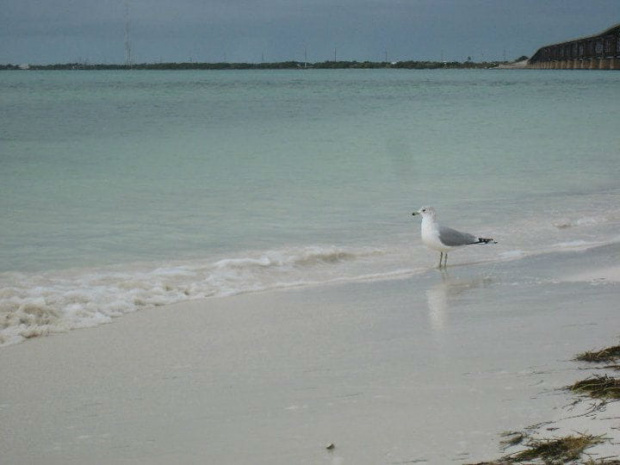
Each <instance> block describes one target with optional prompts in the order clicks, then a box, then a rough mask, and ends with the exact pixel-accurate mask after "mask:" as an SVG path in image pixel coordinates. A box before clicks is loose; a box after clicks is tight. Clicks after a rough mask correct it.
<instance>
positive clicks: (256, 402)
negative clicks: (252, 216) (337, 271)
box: [0, 246, 620, 465]
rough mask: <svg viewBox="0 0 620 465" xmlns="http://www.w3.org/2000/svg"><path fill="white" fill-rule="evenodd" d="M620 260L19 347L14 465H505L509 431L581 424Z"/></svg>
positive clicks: (579, 255)
mask: <svg viewBox="0 0 620 465" xmlns="http://www.w3.org/2000/svg"><path fill="white" fill-rule="evenodd" d="M619 250H620V249H619V248H618V246H607V247H604V248H599V249H591V250H587V251H575V252H563V253H558V254H548V255H541V256H537V257H532V258H525V259H521V260H515V261H507V262H503V263H495V264H477V265H460V266H454V267H449V268H448V271H447V273H441V272H439V271H437V270H434V269H432V270H429V271H428V273H425V274H424V275H422V276H415V277H410V278H404V279H395V280H384V281H368V282H359V283H349V284H340V285H331V286H323V287H315V288H304V289H294V290H287V291H273V292H265V293H254V294H246V295H241V296H235V297H227V298H213V299H207V300H201V301H193V302H188V303H183V304H180V305H175V306H169V307H160V308H156V309H151V310H145V311H141V312H137V313H135V314H132V315H128V316H125V317H123V318H121V319H118V320H115V321H114V322H112V323H111V324H107V325H104V326H100V327H97V328H93V329H84V330H75V331H71V332H68V333H64V334H57V335H53V336H49V337H41V338H37V339H32V340H29V341H26V342H24V343H21V344H16V345H12V346H8V347H5V348H3V349H2V350H0V373H2V376H1V377H0V455H1V456H2V463H3V464H4V465H17V464H25V463H28V464H32V465H35V464H46V465H49V464H87V465H88V464H93V465H94V464H98V465H99V464H169V463H177V464H196V463H205V464H230V465H233V464H234V465H243V464H248V465H249V464H254V465H255V464H269V465H274V464H275V465H278V464H282V465H284V464H287V465H289V464H292V463H294V464H318V463H319V464H320V463H327V464H355V465H360V464H361V465H364V464H368V465H370V464H375V465H376V464H396V463H431V464H445V463H471V462H476V461H482V460H491V459H496V458H498V457H499V456H500V455H501V454H502V452H501V451H500V447H499V443H500V434H501V433H502V432H504V431H508V430H509V431H515V430H519V429H523V428H526V427H528V426H530V425H533V424H537V423H542V422H547V421H557V420H560V419H561V418H564V417H570V416H574V415H572V414H571V412H570V410H569V409H567V407H568V406H569V405H570V403H571V402H572V401H573V400H574V396H572V395H571V394H569V393H567V392H566V391H563V390H561V388H562V387H563V386H566V385H568V384H570V383H572V382H575V381H577V380H578V379H582V378H585V377H587V376H588V373H589V372H588V370H587V369H584V365H583V364H580V363H577V362H574V361H572V359H573V357H574V356H575V355H576V354H578V353H580V352H583V351H586V350H592V349H597V348H601V347H604V346H607V345H612V344H615V343H616V342H617V337H618V330H619V326H618V313H617V312H618V304H617V302H618V295H619V293H618V292H619V290H620V288H619V287H618V280H617V279H615V278H614V279H612V277H613V276H616V277H617V274H616V273H617V267H616V266H615V263H617V258H618V254H619ZM575 276H581V278H580V279H576V278H575ZM602 278H604V279H602ZM592 371H593V372H594V371H595V370H592ZM609 408H610V409H616V406H615V405H612V406H609ZM616 411H617V410H613V411H611V410H609V409H608V410H607V412H606V413H605V412H604V416H606V417H607V418H608V419H609V417H612V418H613V419H612V420H611V421H612V423H613V424H614V425H615V427H617V426H618V423H617V415H615V414H614V413H613V412H616ZM610 412H611V413H610ZM571 421H572V423H570V427H569V429H570V430H573V431H575V430H576V431H580V430H581V429H583V431H582V432H587V431H592V432H593V433H595V434H599V433H600V431H598V430H596V431H595V428H594V426H593V425H594V424H599V425H600V424H603V423H596V419H594V420H593V419H592V417H591V416H589V417H581V419H573V420H571ZM607 424H608V425H609V423H607ZM609 428H610V427H609ZM605 429H608V426H605ZM607 432H608V433H609V434H610V435H616V439H615V440H614V441H615V443H613V442H612V443H608V444H606V445H605V447H604V448H601V449H599V450H600V453H601V454H604V456H606V457H609V456H619V455H620V445H619V443H618V439H617V432H618V430H617V429H616V430H610V431H607ZM329 444H334V446H335V447H334V448H333V449H332V450H327V446H328V445H329ZM592 452H593V453H595V454H597V453H598V452H597V450H595V449H593V450H592ZM602 456H603V455H600V457H602ZM595 457H596V455H595Z"/></svg>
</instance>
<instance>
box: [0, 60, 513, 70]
mask: <svg viewBox="0 0 620 465" xmlns="http://www.w3.org/2000/svg"><path fill="white" fill-rule="evenodd" d="M500 64H504V62H499V61H491V62H473V61H470V60H468V61H465V62H458V61H451V62H438V61H411V60H409V61H396V62H373V61H324V62H320V63H305V62H300V61H283V62H275V63H198V62H185V63H132V64H91V63H58V64H47V65H36V64H30V65H14V64H4V65H2V64H0V70H24V69H28V70H93V71H96V70H135V69H140V70H246V69H247V70H252V69H276V70H277V69H385V68H390V69H487V68H495V67H497V66H499V65H500Z"/></svg>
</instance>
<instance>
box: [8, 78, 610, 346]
mask: <svg viewBox="0 0 620 465" xmlns="http://www.w3.org/2000/svg"><path fill="white" fill-rule="evenodd" d="M619 97H620V74H619V73H613V72H604V71H603V72H598V71H588V72H584V71H521V70H514V71H511V70H502V71H499V70H475V71H465V70H458V71H457V70H436V71H407V70H335V71H328V70H321V71H319V70H299V71H234V72H232V71H231V72H194V71H178V72H163V71H130V72H128V71H118V72H108V71H98V72H84V71H73V72H52V71H48V72H3V73H0V106H1V108H2V112H0V186H2V187H1V194H0V241H1V242H0V345H7V344H11V343H15V342H20V341H22V340H24V339H26V338H29V337H34V336H39V335H44V334H47V333H50V332H58V331H66V330H70V329H75V328H80V327H87V326H93V325H98V324H101V323H105V322H109V321H111V320H112V319H113V318H115V317H118V316H121V315H123V314H126V313H129V312H133V311H136V310H141V309H143V310H148V308H150V307H153V306H157V305H165V304H171V303H176V302H180V301H184V300H188V299H201V298H209V297H215V296H219V297H224V296H227V295H231V294H237V293H243V292H253V291H260V290H266V289H277V288H286V287H291V286H311V285H312V286H316V285H321V284H325V283H331V282H338V281H347V280H361V279H384V278H389V277H391V276H407V275H416V274H421V273H426V272H428V270H429V269H430V268H432V267H433V266H435V265H436V262H437V255H436V254H435V253H434V252H430V251H428V250H426V249H425V248H424V247H423V246H422V244H421V242H420V239H419V220H418V219H416V218H413V217H412V216H411V212H412V211H413V210H417V209H418V208H419V207H421V206H423V205H433V206H434V207H435V208H436V209H437V210H438V214H439V219H440V222H444V223H445V224H449V225H450V226H453V227H456V228H457V229H462V230H465V231H470V232H472V233H476V234H479V235H481V236H485V237H493V238H495V239H496V240H497V241H498V242H499V243H498V244H497V245H496V246H492V247H491V246H489V247H476V248H470V249H466V250H463V251H459V252H455V253H453V254H451V255H450V264H457V265H458V264H460V265H463V264H467V263H471V262H474V261H489V262H492V261H500V260H518V259H520V258H522V257H525V256H530V255H532V254H544V253H549V252H554V251H558V250H574V249H575V248H587V247H592V246H596V245H601V244H608V243H613V242H617V241H619V240H620V232H619V229H618V225H619V223H620V163H619V160H620V132H619V131H618V121H619V120H620V105H618V98H619ZM207 308H208V307H207Z"/></svg>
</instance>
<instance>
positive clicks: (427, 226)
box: [413, 207, 497, 268]
mask: <svg viewBox="0 0 620 465" xmlns="http://www.w3.org/2000/svg"><path fill="white" fill-rule="evenodd" d="M417 215H420V216H421V217H422V228H421V232H422V242H424V245H426V246H427V247H429V248H431V249H434V250H437V251H438V252H439V253H440V255H439V268H442V261H443V268H446V267H447V266H448V251H449V250H452V249H454V248H456V247H462V246H464V245H472V244H489V243H491V244H497V242H496V241H494V240H493V239H490V238H485V237H476V236H474V235H473V234H469V233H465V232H460V231H456V230H455V229H451V228H446V227H444V226H439V224H437V212H435V209H434V208H433V207H422V208H420V209H419V210H418V211H417V212H413V216H417ZM444 256H445V259H444Z"/></svg>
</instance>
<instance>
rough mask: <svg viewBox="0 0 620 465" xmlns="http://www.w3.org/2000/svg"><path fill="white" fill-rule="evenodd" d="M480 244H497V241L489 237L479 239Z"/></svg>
mask: <svg viewBox="0 0 620 465" xmlns="http://www.w3.org/2000/svg"><path fill="white" fill-rule="evenodd" d="M478 244H497V241H494V240H493V239H491V238H487V237H479V238H478Z"/></svg>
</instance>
